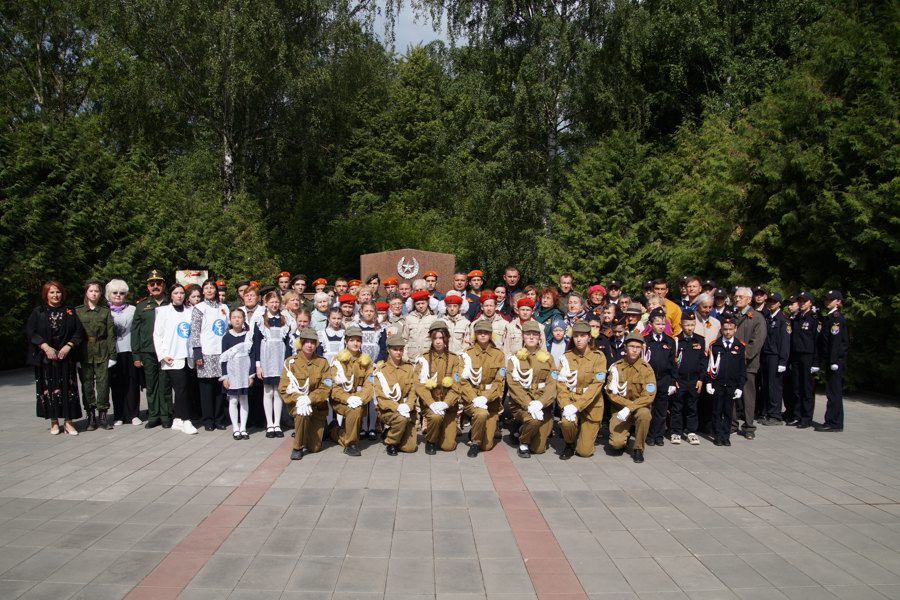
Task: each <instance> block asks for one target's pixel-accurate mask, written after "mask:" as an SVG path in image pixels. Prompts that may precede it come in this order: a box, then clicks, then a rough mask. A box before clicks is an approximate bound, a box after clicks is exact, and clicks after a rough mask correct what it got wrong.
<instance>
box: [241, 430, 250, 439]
mask: <svg viewBox="0 0 900 600" xmlns="http://www.w3.org/2000/svg"><path fill="white" fill-rule="evenodd" d="M241 439H242V440H249V439H250V436H249V435H248V434H247V432H246V431H242V432H241Z"/></svg>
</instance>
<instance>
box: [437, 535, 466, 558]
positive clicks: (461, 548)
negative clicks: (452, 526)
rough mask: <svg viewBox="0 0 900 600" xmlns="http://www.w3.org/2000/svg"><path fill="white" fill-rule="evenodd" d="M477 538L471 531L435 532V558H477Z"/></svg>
mask: <svg viewBox="0 0 900 600" xmlns="http://www.w3.org/2000/svg"><path fill="white" fill-rule="evenodd" d="M475 556H476V553H475V538H474V537H473V536H472V532H471V531H470V530H469V529H458V530H437V531H435V532H434V557H435V558H436V559H441V558H475Z"/></svg>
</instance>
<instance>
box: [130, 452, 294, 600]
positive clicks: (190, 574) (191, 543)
mask: <svg viewBox="0 0 900 600" xmlns="http://www.w3.org/2000/svg"><path fill="white" fill-rule="evenodd" d="M290 445H291V442H290V440H284V441H283V442H282V443H281V444H279V445H278V446H277V447H276V448H275V450H274V452H273V453H272V454H271V455H270V456H269V458H267V459H266V460H264V461H263V462H262V464H260V465H259V466H258V467H257V468H256V469H255V470H254V471H253V472H252V473H250V474H249V475H248V476H247V477H246V478H245V479H244V480H243V481H242V482H241V483H240V485H238V487H236V488H235V489H234V490H233V491H232V492H231V494H229V495H228V497H227V498H225V500H224V501H223V502H222V504H220V505H219V506H218V507H216V509H215V510H213V511H212V512H211V513H210V514H209V515H207V517H206V518H205V519H203V521H201V522H200V524H199V525H197V527H195V528H194V529H193V530H192V531H191V532H190V533H189V534H188V535H187V536H186V537H185V538H184V539H183V540H181V542H180V543H179V544H178V545H177V546H175V548H173V549H172V550H171V551H170V552H169V553H168V554H167V555H166V557H165V558H164V559H163V560H162V562H160V563H159V564H158V565H156V568H155V569H153V570H152V571H150V574H148V575H147V576H146V577H144V579H143V580H141V582H140V583H139V584H137V586H136V587H135V588H134V589H133V590H131V592H129V593H128V596H126V598H127V600H144V599H146V600H169V599H172V600H174V599H175V598H177V597H178V594H180V593H181V591H182V590H183V589H184V588H185V586H187V584H188V583H190V581H191V579H193V578H194V576H195V575H196V574H197V573H198V572H199V571H200V569H202V568H203V565H205V564H206V562H207V561H208V560H209V559H210V557H211V556H212V555H213V554H215V552H216V550H218V549H219V546H221V545H222V542H224V541H225V540H226V539H227V538H228V536H229V535H230V534H231V532H232V531H233V530H234V528H235V527H237V526H238V525H239V524H240V522H241V520H242V519H243V518H244V517H245V516H247V513H248V512H250V509H251V508H253V506H254V505H255V504H256V503H257V502H259V499H260V498H262V497H263V495H265V493H266V491H268V489H269V488H270V487H272V484H273V483H275V480H276V479H278V477H279V475H281V474H282V473H283V472H284V469H285V468H286V467H287V466H288V465H289V464H290V462H291V459H290V452H289V449H290Z"/></svg>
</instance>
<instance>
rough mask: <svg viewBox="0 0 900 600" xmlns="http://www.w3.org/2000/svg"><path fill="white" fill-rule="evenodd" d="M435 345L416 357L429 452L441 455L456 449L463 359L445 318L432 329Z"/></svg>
mask: <svg viewBox="0 0 900 600" xmlns="http://www.w3.org/2000/svg"><path fill="white" fill-rule="evenodd" d="M428 337H429V338H431V346H430V348H429V349H428V351H427V352H425V353H424V354H422V356H420V357H419V358H418V359H416V364H415V374H416V395H417V396H418V397H419V402H420V404H421V406H422V411H423V414H424V415H425V419H426V420H427V421H428V426H427V428H426V431H425V453H426V454H437V448H440V449H441V450H443V451H444V452H452V451H453V450H455V449H456V413H457V408H456V403H457V402H458V401H459V398H460V395H459V379H460V377H459V374H460V372H461V371H462V360H461V359H460V358H459V356H457V355H456V354H451V353H450V349H449V343H450V332H449V331H448V330H447V324H446V323H444V322H443V321H435V322H434V323H432V324H431V326H430V327H429V328H428Z"/></svg>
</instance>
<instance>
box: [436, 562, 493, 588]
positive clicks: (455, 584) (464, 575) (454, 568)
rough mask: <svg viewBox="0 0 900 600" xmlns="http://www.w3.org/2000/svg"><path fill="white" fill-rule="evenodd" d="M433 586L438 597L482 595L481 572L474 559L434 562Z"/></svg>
mask: <svg viewBox="0 0 900 600" xmlns="http://www.w3.org/2000/svg"><path fill="white" fill-rule="evenodd" d="M434 585H435V590H436V592H437V594H438V595H440V594H483V593H484V583H483V581H482V577H481V570H480V568H479V564H478V560H477V559H474V558H443V559H440V560H435V561H434Z"/></svg>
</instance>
